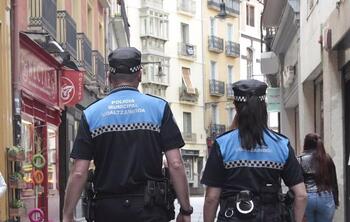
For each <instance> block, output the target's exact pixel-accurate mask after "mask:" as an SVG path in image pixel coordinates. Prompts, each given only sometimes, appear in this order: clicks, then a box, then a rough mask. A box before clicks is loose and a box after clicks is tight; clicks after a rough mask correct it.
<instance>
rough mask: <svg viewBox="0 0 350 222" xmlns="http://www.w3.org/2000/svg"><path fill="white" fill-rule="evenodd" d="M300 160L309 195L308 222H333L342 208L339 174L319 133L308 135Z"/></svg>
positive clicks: (306, 213) (306, 214)
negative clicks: (335, 215)
mask: <svg viewBox="0 0 350 222" xmlns="http://www.w3.org/2000/svg"><path fill="white" fill-rule="evenodd" d="M298 160H299V162H300V164H301V166H302V169H303V174H304V183H305V185H306V191H307V195H308V201H307V207H306V211H305V216H306V219H307V222H331V221H332V220H333V216H334V213H335V208H336V207H338V206H339V196H338V183H337V173H336V170H335V165H334V162H333V160H332V158H331V157H330V156H329V155H328V154H327V153H326V151H325V148H324V145H323V142H322V140H321V137H320V136H319V135H318V134H316V133H309V134H307V135H306V136H305V139H304V152H303V153H302V154H301V155H300V156H299V157H298Z"/></svg>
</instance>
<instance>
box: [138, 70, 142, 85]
mask: <svg viewBox="0 0 350 222" xmlns="http://www.w3.org/2000/svg"><path fill="white" fill-rule="evenodd" d="M137 80H138V81H139V82H141V81H142V69H140V70H139V71H138V73H137Z"/></svg>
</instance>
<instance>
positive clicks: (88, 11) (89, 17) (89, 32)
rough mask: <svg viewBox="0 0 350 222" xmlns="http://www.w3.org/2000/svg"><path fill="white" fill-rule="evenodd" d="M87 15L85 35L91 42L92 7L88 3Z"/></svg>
mask: <svg viewBox="0 0 350 222" xmlns="http://www.w3.org/2000/svg"><path fill="white" fill-rule="evenodd" d="M87 16H88V21H87V22H88V24H87V36H88V38H89V40H90V41H91V42H92V41H93V39H92V32H93V30H92V28H93V23H92V16H93V15H92V8H91V7H90V5H88V10H87Z"/></svg>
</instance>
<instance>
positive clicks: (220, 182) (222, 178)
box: [201, 80, 306, 222]
mask: <svg viewBox="0 0 350 222" xmlns="http://www.w3.org/2000/svg"><path fill="white" fill-rule="evenodd" d="M266 88H267V85H266V84H265V83H263V82H261V81H258V80H241V81H238V82H236V83H234V84H233V91H234V104H235V107H236V110H237V114H236V115H237V117H236V120H237V128H236V129H233V130H231V131H228V132H226V133H224V134H223V135H221V136H219V137H218V138H216V140H215V142H214V144H213V147H212V149H211V152H210V155H209V158H208V160H207V163H206V167H205V171H204V174H203V177H202V180H201V182H202V183H203V184H205V185H207V190H206V196H205V203H204V221H205V222H212V221H214V219H215V217H216V211H217V207H218V205H219V204H220V211H219V214H218V220H217V221H250V222H253V221H254V222H261V221H264V222H265V221H266V222H281V221H283V218H282V214H283V212H281V211H282V209H281V199H280V195H279V194H280V191H281V183H280V178H282V179H283V181H284V183H285V184H286V185H287V186H288V187H289V188H290V189H291V190H292V191H294V194H295V199H294V217H295V221H297V222H301V221H302V218H303V215H304V210H305V205H306V192H305V186H304V183H303V175H302V171H301V168H300V165H299V163H298V161H297V159H296V157H295V155H294V151H293V149H292V147H291V146H290V143H289V141H288V138H286V137H285V136H283V135H280V134H277V133H275V132H273V131H271V130H270V129H269V128H268V127H267V110H266V103H265V97H266Z"/></svg>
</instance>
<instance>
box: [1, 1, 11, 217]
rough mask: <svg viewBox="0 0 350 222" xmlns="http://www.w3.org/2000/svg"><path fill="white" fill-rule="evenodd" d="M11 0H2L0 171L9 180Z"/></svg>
mask: <svg viewBox="0 0 350 222" xmlns="http://www.w3.org/2000/svg"><path fill="white" fill-rule="evenodd" d="M10 25H11V24H10V0H0V42H1V44H0V52H1V59H0V72H1V73H0V95H1V96H0V121H1V130H0V171H1V173H2V175H3V176H4V178H5V180H6V182H7V164H6V147H10V146H11V145H12V95H11V44H10V40H11V39H10V36H11V35H10ZM7 200H8V198H7V193H6V194H5V195H4V196H3V197H0V221H4V220H5V219H7V218H8V215H7V212H8V204H7V202H8V201H7Z"/></svg>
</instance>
